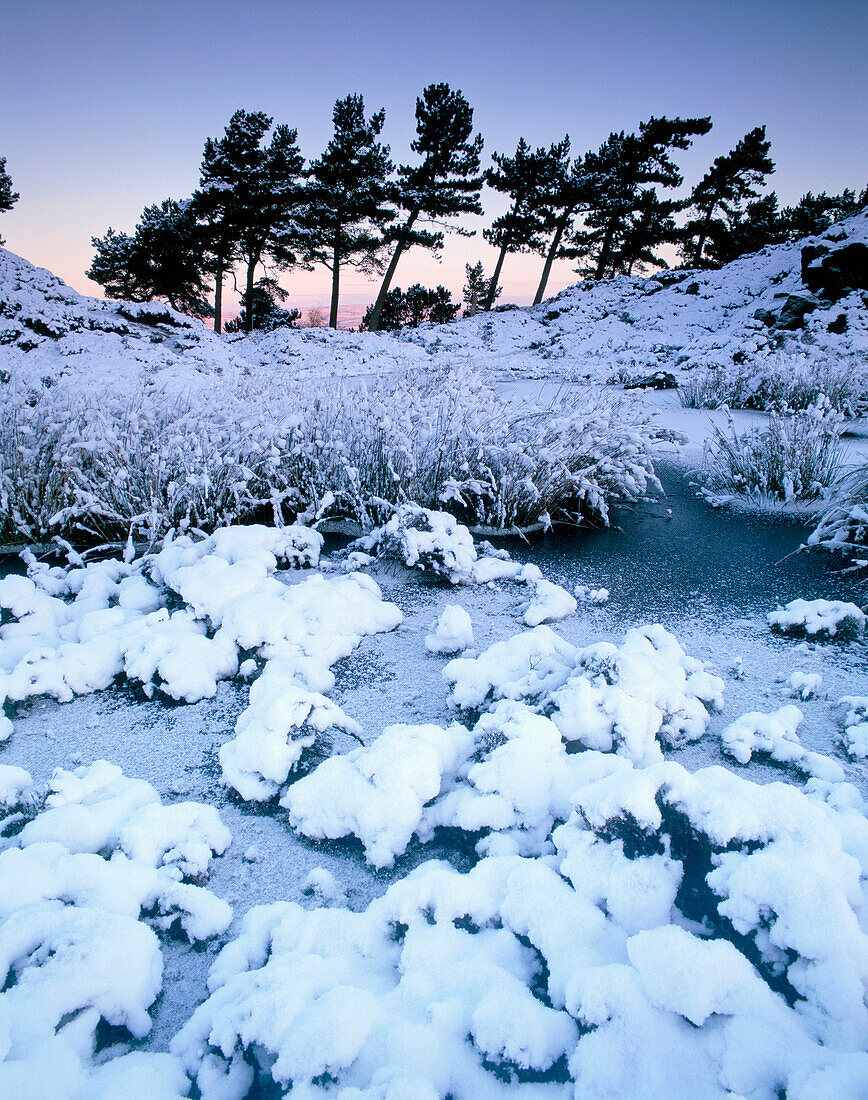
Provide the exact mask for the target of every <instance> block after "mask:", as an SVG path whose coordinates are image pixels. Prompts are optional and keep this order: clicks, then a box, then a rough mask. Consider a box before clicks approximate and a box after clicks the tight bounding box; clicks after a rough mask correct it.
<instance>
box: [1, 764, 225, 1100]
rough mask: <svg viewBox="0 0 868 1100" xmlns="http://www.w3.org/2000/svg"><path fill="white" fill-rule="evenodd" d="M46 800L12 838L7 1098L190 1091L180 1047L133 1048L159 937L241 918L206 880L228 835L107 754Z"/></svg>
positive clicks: (5, 1009) (6, 890) (152, 982)
mask: <svg viewBox="0 0 868 1100" xmlns="http://www.w3.org/2000/svg"><path fill="white" fill-rule="evenodd" d="M14 770H16V771H18V770H20V769H14ZM25 776H26V773H25ZM11 778H12V779H14V780H15V786H17V787H18V788H19V789H24V790H26V789H27V787H26V784H25V783H22V782H21V780H20V779H15V777H11ZM27 778H29V777H27ZM41 802H42V805H41V806H40V812H39V813H36V814H31V815H29V816H30V817H31V820H29V821H28V822H27V823H26V824H24V827H23V828H20V831H19V832H18V833H17V835H16V836H14V837H12V838H7V839H5V840H3V841H2V842H0V1035H2V1041H0V1094H2V1095H3V1096H10V1097H11V1096H23V1095H27V1094H32V1095H34V1096H51V1097H58V1098H63V1100H75V1098H77V1097H82V1096H91V1097H110V1096H119V1095H128V1096H143V1097H144V1096H154V1097H156V1096H160V1097H163V1096H165V1097H167V1098H168V1097H172V1098H174V1097H181V1096H183V1095H186V1094H187V1091H188V1084H187V1082H186V1080H185V1075H184V1072H183V1069H182V1067H181V1066H180V1065H179V1063H178V1062H177V1061H176V1060H175V1059H174V1058H173V1057H171V1056H169V1055H166V1054H154V1053H145V1052H135V1051H133V1050H131V1044H132V1042H133V1041H136V1040H142V1039H143V1038H144V1037H145V1036H146V1035H147V1034H148V1032H149V1031H150V1029H151V1017H150V1007H151V1005H152V1004H153V1002H154V1000H155V999H156V997H157V996H158V995H159V993H160V991H161V988H162V984H163V958H162V952H161V949H160V940H159V937H158V933H160V932H165V931H168V930H169V929H171V928H172V927H173V926H175V925H180V927H181V928H182V929H183V931H184V933H185V935H186V936H187V938H188V939H189V940H191V941H203V940H207V939H210V938H211V937H213V936H215V935H219V934H221V933H223V932H225V931H226V929H227V928H228V926H229V924H230V921H231V919H232V909H231V907H230V906H229V905H228V904H227V903H226V902H225V901H223V900H221V899H220V898H218V897H216V896H215V895H214V894H213V893H211V891H210V890H207V889H205V888H204V887H203V886H202V885H201V882H202V881H203V880H204V879H205V878H206V877H207V874H208V870H209V864H210V861H211V858H212V856H214V855H220V854H222V853H223V852H224V851H225V849H226V847H227V846H228V844H229V842H230V836H229V831H228V830H227V829H226V827H225V826H224V825H223V824H222V822H221V821H220V817H219V815H218V813H217V811H216V810H215V809H214V808H213V807H212V806H207V805H201V804H198V803H191V802H187V803H175V804H173V805H164V804H163V803H162V802H161V801H160V798H159V795H158V794H157V791H156V790H155V789H154V788H153V787H152V786H151V785H150V784H149V783H146V782H144V781H143V780H140V779H131V778H129V777H127V776H125V775H123V773H122V772H121V770H120V768H118V767H115V766H114V765H112V764H109V763H107V762H106V761H104V760H98V761H96V762H95V763H93V764H91V765H90V766H89V767H81V768H78V769H76V771H74V772H67V771H63V770H62V769H57V770H56V771H55V773H54V775H53V777H52V779H51V782H50V785H49V793H48V794H47V797H44V799H42V800H41ZM19 825H20V821H19ZM106 1025H108V1027H110V1028H114V1029H116V1030H115V1032H114V1037H113V1041H112V1044H111V1048H110V1051H109V1050H103V1051H101V1052H100V1053H99V1054H97V1052H98V1051H99V1048H100V1046H103V1047H105V1046H106V1044H105V1040H104V1038H103V1037H102V1036H101V1034H100V1033H101V1031H103V1030H104V1029H105V1028H106ZM125 1040H127V1041H125Z"/></svg>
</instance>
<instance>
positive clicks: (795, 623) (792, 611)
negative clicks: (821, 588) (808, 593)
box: [766, 600, 865, 641]
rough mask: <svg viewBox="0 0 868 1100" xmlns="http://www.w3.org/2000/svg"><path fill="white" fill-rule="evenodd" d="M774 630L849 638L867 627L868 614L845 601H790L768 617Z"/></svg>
mask: <svg viewBox="0 0 868 1100" xmlns="http://www.w3.org/2000/svg"><path fill="white" fill-rule="evenodd" d="M766 618H767V619H768V622H769V626H770V627H771V628H772V630H779V631H780V632H781V633H782V634H795V635H800V634H807V635H808V636H809V637H820V638H824V637H825V638H835V637H837V638H839V639H840V640H841V641H847V640H848V639H849V638H851V637H854V636H855V637H858V636H859V635H861V634H862V632H863V630H864V629H865V613H864V612H863V611H862V609H861V608H860V607H858V606H857V605H856V604H854V603H848V602H846V601H843V600H791V601H790V602H789V603H788V604H787V605H786V606H785V607H781V606H780V605H778V609H777V611H770V612H769V613H768V615H767V616H766Z"/></svg>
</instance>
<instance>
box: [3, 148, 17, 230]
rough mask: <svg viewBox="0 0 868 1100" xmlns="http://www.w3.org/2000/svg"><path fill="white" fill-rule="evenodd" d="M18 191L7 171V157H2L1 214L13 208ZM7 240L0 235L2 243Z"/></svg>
mask: <svg viewBox="0 0 868 1100" xmlns="http://www.w3.org/2000/svg"><path fill="white" fill-rule="evenodd" d="M18 198H19V195H18V192H17V191H13V190H12V179H11V177H10V176H9V174H8V172H7V171H6V158H5V157H0V214H2V213H3V212H4V211H6V210H11V209H12V207H13V206H14V205H15V203H16V202H18ZM5 243H6V242H5V241H4V240H3V238H2V237H0V245H3V244H5Z"/></svg>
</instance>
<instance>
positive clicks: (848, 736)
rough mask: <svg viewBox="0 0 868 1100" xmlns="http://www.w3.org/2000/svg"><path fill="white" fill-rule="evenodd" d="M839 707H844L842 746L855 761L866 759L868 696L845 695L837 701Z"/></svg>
mask: <svg viewBox="0 0 868 1100" xmlns="http://www.w3.org/2000/svg"><path fill="white" fill-rule="evenodd" d="M838 706H839V707H846V708H847V713H846V715H845V716H844V744H845V747H846V749H847V752H848V753H849V754H850V756H851V757H853V758H854V759H855V760H864V759H866V758H868V695H845V696H844V697H843V698H842V699H839V700H838Z"/></svg>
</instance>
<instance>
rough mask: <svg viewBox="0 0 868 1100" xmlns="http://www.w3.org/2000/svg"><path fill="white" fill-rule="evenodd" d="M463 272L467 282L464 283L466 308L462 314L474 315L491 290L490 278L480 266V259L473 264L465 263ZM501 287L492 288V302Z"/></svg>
mask: <svg viewBox="0 0 868 1100" xmlns="http://www.w3.org/2000/svg"><path fill="white" fill-rule="evenodd" d="M464 273H465V275H466V277H467V282H466V283H465V284H464V301H465V302H466V303H467V308H466V309H465V310H464V316H465V317H475V316H476V314H477V313H479V311H480V309H481V308H482V303H483V302H485V301H486V300H487V298H488V294H489V291H490V290H491V280H490V279H486V277H485V269H484V268H483V266H482V260H480V261H479V262H478V263H475V264H465V265H464ZM502 289H503V288H502V287H499V286H496V287H495V288H494V294H493V296H492V299H491V300H492V302H496V301H497V299H498V298H499V297H500V293H501V290H502Z"/></svg>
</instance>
